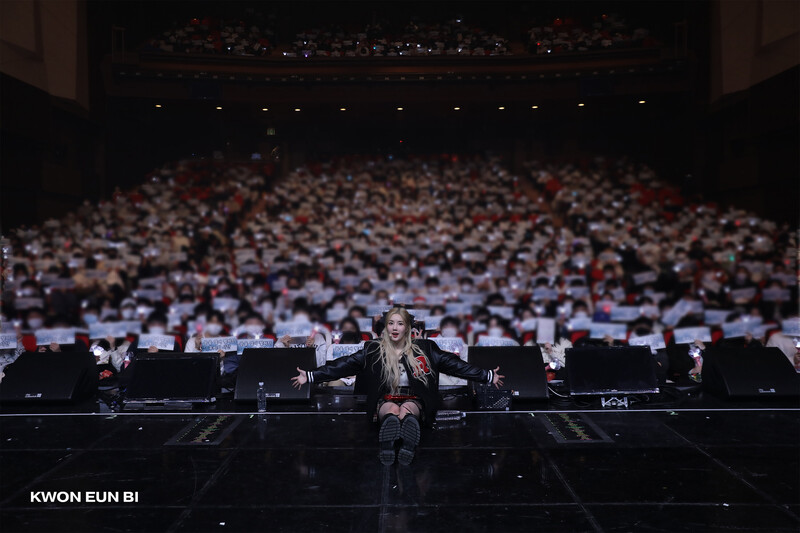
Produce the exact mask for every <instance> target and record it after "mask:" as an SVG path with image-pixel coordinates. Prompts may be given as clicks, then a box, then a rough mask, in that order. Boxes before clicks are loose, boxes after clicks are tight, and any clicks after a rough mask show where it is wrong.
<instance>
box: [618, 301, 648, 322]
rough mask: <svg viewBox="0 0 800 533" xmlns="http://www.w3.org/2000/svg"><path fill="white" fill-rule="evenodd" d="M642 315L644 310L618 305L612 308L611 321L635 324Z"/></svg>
mask: <svg viewBox="0 0 800 533" xmlns="http://www.w3.org/2000/svg"><path fill="white" fill-rule="evenodd" d="M641 315H642V309H641V308H640V307H638V306H632V305H616V306H614V307H612V308H611V320H612V321H614V322H633V321H634V320H636V319H637V318H639V317H640V316H641Z"/></svg>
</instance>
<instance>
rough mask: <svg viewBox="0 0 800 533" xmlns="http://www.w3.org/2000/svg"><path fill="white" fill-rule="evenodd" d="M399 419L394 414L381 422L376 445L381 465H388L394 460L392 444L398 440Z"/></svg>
mask: <svg viewBox="0 0 800 533" xmlns="http://www.w3.org/2000/svg"><path fill="white" fill-rule="evenodd" d="M401 427H402V425H401V423H400V418H398V416H397V415H395V414H388V415H386V416H385V417H384V419H383V421H382V422H381V428H380V430H379V431H378V443H379V445H380V450H379V452H378V458H379V459H380V460H381V464H384V465H390V464H393V463H394V460H395V450H394V444H395V442H397V440H398V439H399V438H400V428H401Z"/></svg>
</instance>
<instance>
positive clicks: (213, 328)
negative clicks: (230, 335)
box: [206, 324, 222, 335]
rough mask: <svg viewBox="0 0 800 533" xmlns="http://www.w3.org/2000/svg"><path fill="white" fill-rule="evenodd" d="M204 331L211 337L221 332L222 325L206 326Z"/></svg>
mask: <svg viewBox="0 0 800 533" xmlns="http://www.w3.org/2000/svg"><path fill="white" fill-rule="evenodd" d="M206 331H207V332H208V333H210V334H211V335H219V332H220V331H222V324H206Z"/></svg>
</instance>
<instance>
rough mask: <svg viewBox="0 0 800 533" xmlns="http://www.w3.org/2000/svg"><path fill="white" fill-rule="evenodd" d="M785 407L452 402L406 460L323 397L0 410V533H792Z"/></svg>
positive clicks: (795, 495) (796, 478) (355, 413)
mask: <svg viewBox="0 0 800 533" xmlns="http://www.w3.org/2000/svg"><path fill="white" fill-rule="evenodd" d="M701 396H702V395H701ZM459 402H461V404H459ZM796 404H797V402H785V403H771V404H752V403H734V402H723V401H719V400H715V399H708V398H707V399H703V398H702V397H700V398H695V399H694V400H690V401H688V402H684V403H683V404H682V405H681V407H680V408H674V409H669V408H666V409H665V408H653V409H650V408H648V406H647V405H646V404H640V405H637V408H636V409H629V410H601V409H595V408H587V409H583V410H575V409H559V408H558V407H555V406H553V405H552V403H551V404H547V403H545V405H544V406H542V405H538V406H537V405H536V404H532V405H531V406H522V407H520V406H517V407H516V408H517V409H521V408H522V409H525V410H515V411H510V412H476V411H467V412H466V413H465V415H464V417H463V418H461V419H460V420H456V421H446V422H440V423H438V424H437V426H436V427H435V428H434V429H430V430H426V431H425V432H424V433H423V437H422V443H421V446H420V448H419V449H418V453H417V457H416V459H415V460H414V462H413V463H412V464H411V466H408V467H403V466H398V465H394V466H390V467H384V466H382V465H381V464H380V463H379V462H378V458H377V444H376V438H377V436H376V432H375V431H374V430H371V429H370V427H369V425H368V424H367V422H366V421H365V417H364V415H363V413H361V412H360V411H359V404H356V403H355V402H354V401H353V398H352V397H347V396H340V395H335V394H320V395H315V396H313V397H312V399H311V401H309V402H308V404H305V405H301V406H299V407H298V406H291V405H280V404H275V405H271V406H270V407H271V408H272V409H275V410H272V411H269V412H268V413H267V414H266V415H259V414H256V413H252V412H248V408H249V409H252V407H249V406H245V407H242V406H237V405H236V404H233V402H232V401H230V400H228V401H225V400H224V399H223V400H222V401H220V402H218V403H217V404H216V405H214V406H213V407H211V408H210V409H206V410H205V411H195V412H190V413H167V412H153V413H132V414H129V413H124V412H123V413H115V412H111V411H109V410H108V409H107V407H105V405H104V404H103V403H98V402H94V403H91V402H89V403H88V404H83V405H80V406H68V407H44V406H40V407H33V406H25V407H24V408H18V409H13V408H11V409H9V408H7V407H4V408H3V411H2V413H0V479H1V480H2V481H1V482H0V530H1V531H3V532H4V533H10V532H16V531H25V532H36V531H42V532H55V531H81V532H83V531H182V532H183V531H186V532H199V531H222V532H226V531H227V532H238V531H258V532H303V531H313V532H319V531H326V532H328V531H332V532H338V531H342V532H385V531H392V532H404V533H405V532H416V531H436V532H468V531H497V532H516V531H520V532H522V531H524V532H532V531H542V532H549V531H565V532H577V531H609V532H610V531H622V532H649V531H668V532H676V531H692V532H697V531H714V532H717V531H737V532H742V531H763V532H778V531H786V532H797V531H800V444H799V443H800V410H799V409H798V408H797V407H798V406H797V405H796ZM470 406H471V404H469V403H466V404H465V403H463V400H458V399H456V400H453V401H451V403H450V405H447V407H451V408H456V409H460V408H464V407H466V408H467V409H469V408H470ZM528 407H530V409H528ZM59 492H60V493H62V494H58V493H59ZM59 496H60V497H62V498H65V497H72V498H76V497H80V500H81V501H80V502H77V501H73V502H63V503H57V502H56V503H46V502H45V500H46V499H47V498H51V497H56V498H58V497H59ZM126 498H127V499H128V500H133V499H134V498H135V501H127V502H126V501H125V499H126ZM87 499H94V500H96V501H94V502H92V501H87ZM114 499H119V501H118V502H115V501H113V500H114ZM106 500H109V501H106Z"/></svg>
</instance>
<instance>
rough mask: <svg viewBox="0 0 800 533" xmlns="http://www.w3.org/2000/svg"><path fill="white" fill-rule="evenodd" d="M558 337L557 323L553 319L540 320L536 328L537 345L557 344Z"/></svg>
mask: <svg viewBox="0 0 800 533" xmlns="http://www.w3.org/2000/svg"><path fill="white" fill-rule="evenodd" d="M555 336H556V321H555V320H554V319H552V318H539V323H538V324H537V326H536V343H537V344H545V343H548V342H549V343H550V344H555Z"/></svg>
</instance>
